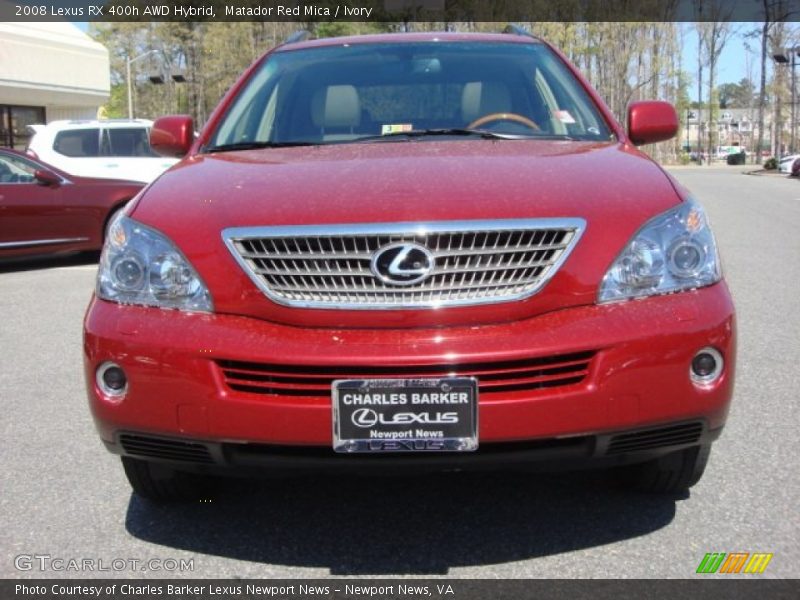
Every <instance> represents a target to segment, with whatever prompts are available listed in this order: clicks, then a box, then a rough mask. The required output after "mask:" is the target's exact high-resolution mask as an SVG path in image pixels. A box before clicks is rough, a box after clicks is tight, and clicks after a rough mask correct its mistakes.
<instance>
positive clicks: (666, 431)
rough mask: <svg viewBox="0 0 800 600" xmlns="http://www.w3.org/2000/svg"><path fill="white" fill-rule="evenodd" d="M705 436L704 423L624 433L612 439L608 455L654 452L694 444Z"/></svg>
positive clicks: (607, 451)
mask: <svg viewBox="0 0 800 600" xmlns="http://www.w3.org/2000/svg"><path fill="white" fill-rule="evenodd" d="M702 434H703V423H701V422H694V423H682V424H680V425H671V426H669V427H660V428H658V429H648V430H646V431H636V432H633V433H622V434H620V435H615V436H614V437H612V438H611V442H610V443H609V445H608V449H607V450H606V454H607V455H609V456H611V455H614V454H625V453H628V452H639V451H642V450H653V449H656V448H664V447H667V446H684V445H687V444H694V443H697V442H698V441H699V440H700V436H701V435H702Z"/></svg>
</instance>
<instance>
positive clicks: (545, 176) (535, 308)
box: [132, 140, 680, 327]
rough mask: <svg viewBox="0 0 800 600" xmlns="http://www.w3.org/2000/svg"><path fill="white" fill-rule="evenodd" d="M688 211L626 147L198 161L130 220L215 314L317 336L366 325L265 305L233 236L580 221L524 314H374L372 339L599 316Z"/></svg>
mask: <svg viewBox="0 0 800 600" xmlns="http://www.w3.org/2000/svg"><path fill="white" fill-rule="evenodd" d="M679 201H680V197H679V196H678V194H677V193H676V190H675V188H674V187H673V185H672V183H671V182H670V180H669V179H668V177H667V176H666V175H665V173H664V172H663V171H662V170H661V169H660V168H659V167H658V166H657V165H656V164H655V163H654V162H652V161H651V160H650V159H648V158H647V157H645V156H644V155H642V154H641V153H639V152H638V151H637V150H636V149H634V148H631V147H629V146H624V145H621V144H618V143H605V144H596V143H589V142H564V141H552V142H544V141H477V140H469V141H425V140H423V141H419V140H417V141H407V142H379V143H369V144H366V143H365V144H338V145H328V146H312V147H297V148H284V149H265V150H253V151H243V152H229V153H220V154H214V155H198V156H194V157H191V158H188V159H186V160H185V161H183V162H182V163H180V164H179V165H177V166H175V167H173V168H172V169H171V170H170V171H168V172H167V173H166V174H164V175H163V176H162V177H161V178H160V179H159V180H158V181H157V182H156V183H155V184H154V185H152V186H151V187H150V188H149V189H148V190H146V192H145V193H144V195H143V196H142V197H141V198H140V200H139V202H138V203H137V205H136V207H135V209H134V212H133V214H132V216H133V217H134V218H135V219H137V220H139V221H141V222H143V223H145V224H148V225H150V226H152V227H155V228H156V229H158V230H160V231H162V232H163V233H165V234H166V235H168V236H169V237H170V238H171V239H172V240H173V241H174V242H175V243H176V244H177V245H178V246H179V247H180V248H181V250H182V251H183V252H184V253H185V254H186V256H187V257H188V258H189V260H190V261H191V262H192V263H193V265H194V266H195V267H196V268H197V270H198V272H199V273H200V275H201V277H202V278H203V279H204V281H205V282H206V283H207V284H208V286H209V288H210V290H211V294H212V297H213V298H214V305H215V308H216V310H217V311H218V312H224V313H236V314H245V315H251V316H255V317H259V318H265V319H270V320H274V321H280V322H286V323H297V324H303V325H319V326H348V325H350V326H353V325H356V326H364V316H365V315H364V313H363V311H359V312H357V313H351V312H347V311H339V310H312V309H299V308H287V307H284V306H279V305H277V304H275V303H273V302H271V301H270V300H269V299H267V298H266V297H265V296H264V295H263V294H262V292H261V291H260V290H258V289H257V288H256V286H255V285H254V284H253V283H252V281H251V280H250V279H249V278H248V277H247V275H246V274H245V273H244V272H243V271H242V269H241V268H240V267H239V265H238V264H237V263H236V261H235V260H234V259H233V257H232V256H231V254H230V252H229V251H228V249H227V248H226V247H225V245H224V243H223V241H222V237H221V231H222V230H223V229H225V228H227V227H241V226H259V225H261V226H263V225H320V224H346V223H378V222H393V221H439V220H448V221H450V220H469V219H511V218H540V217H579V218H583V219H585V220H586V222H587V228H586V231H585V233H584V234H583V237H582V238H581V239H580V241H579V242H578V244H577V246H576V247H575V249H574V251H573V252H572V254H571V255H570V257H569V259H568V260H567V261H566V262H565V263H564V265H563V266H562V267H561V269H560V270H559V272H558V273H557V274H556V275H555V276H554V277H553V279H552V280H550V282H549V283H548V284H547V285H546V286H545V287H544V288H543V289H542V290H541V291H540V292H539V293H538V294H536V295H534V296H533V297H531V298H529V299H527V300H524V301H519V302H510V303H506V304H499V305H488V306H482V307H481V306H479V307H474V306H473V307H464V308H448V309H444V310H438V311H433V310H405V311H375V312H374V313H371V314H370V317H369V323H368V325H369V326H376V327H381V326H406V327H407V326H421V325H427V324H432V323H436V324H456V323H485V322H498V321H506V320H512V319H519V318H524V317H525V316H531V315H534V314H539V313H542V312H547V311H552V310H556V309H558V308H562V307H565V306H574V305H579V304H589V303H593V302H594V300H595V296H596V292H597V286H598V284H599V282H600V280H601V279H602V276H603V274H604V273H605V271H606V269H607V268H608V266H609V264H610V263H611V261H612V260H613V259H614V257H615V256H616V255H617V254H618V253H619V252H620V250H621V249H622V247H623V245H624V244H625V243H626V242H627V241H628V240H629V239H630V237H631V236H632V235H633V233H634V232H635V231H636V229H638V228H639V227H640V226H641V225H642V223H643V222H644V221H645V220H647V219H648V218H650V217H652V216H654V215H656V214H658V213H660V212H662V211H664V210H666V209H668V208H669V207H671V206H674V205H675V204H677V203H678V202H679Z"/></svg>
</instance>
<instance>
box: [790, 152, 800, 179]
mask: <svg viewBox="0 0 800 600" xmlns="http://www.w3.org/2000/svg"><path fill="white" fill-rule="evenodd" d="M790 175H791V176H792V177H798V176H800V156H798V157H797V158H796V159H794V162H793V163H792V172H791V173H790Z"/></svg>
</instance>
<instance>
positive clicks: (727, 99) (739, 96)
mask: <svg viewBox="0 0 800 600" xmlns="http://www.w3.org/2000/svg"><path fill="white" fill-rule="evenodd" d="M717 93H718V94H719V107H720V108H750V106H752V104H753V98H754V97H755V86H754V85H753V82H752V81H750V80H749V79H747V78H746V77H745V78H743V79H742V80H741V81H739V83H723V84H722V85H720V86H719V89H718V92H717Z"/></svg>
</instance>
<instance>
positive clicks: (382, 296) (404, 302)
mask: <svg viewBox="0 0 800 600" xmlns="http://www.w3.org/2000/svg"><path fill="white" fill-rule="evenodd" d="M584 226H585V222H584V221H583V220H582V219H533V220H516V219H514V220H499V221H458V222H434V223H396V224H391V223H387V224H375V225H336V226H308V227H252V228H247V227H245V228H232V229H226V230H225V231H224V232H223V237H224V239H225V242H226V244H227V245H228V248H229V249H230V250H231V252H232V253H233V255H234V257H235V258H236V259H237V261H238V262H239V264H240V265H241V266H242V267H243V268H244V270H245V271H246V272H247V274H248V275H249V276H250V278H251V279H252V280H253V281H254V282H255V284H256V285H257V286H258V287H259V288H260V289H261V290H262V291H263V292H264V293H265V294H266V295H267V296H268V297H269V298H271V299H273V300H274V301H276V302H278V303H280V304H285V305H289V306H302V307H307V308H345V309H347V308H366V309H391V308H419V307H439V306H458V305H468V304H487V303H492V302H504V301H510V300H518V299H521V298H525V297H528V296H530V295H532V294H534V293H536V292H537V291H538V290H539V289H541V288H542V286H543V285H544V284H545V283H546V282H547V281H548V279H550V277H552V276H553V275H554V274H555V273H556V271H557V270H558V268H559V267H560V266H561V264H562V263H563V261H564V260H566V258H567V256H568V254H569V253H570V251H571V250H572V248H573V247H574V246H575V243H576V242H577V240H578V238H579V237H580V234H581V233H582V231H583V229H584ZM403 243H413V244H418V245H419V246H422V247H424V248H425V249H427V250H428V251H429V252H430V255H431V261H432V264H430V265H425V267H426V268H427V267H428V266H430V271H429V274H428V275H427V276H425V277H424V278H422V280H420V281H418V282H416V283H412V284H407V283H405V282H400V283H398V282H396V281H395V282H392V281H387V278H386V277H382V276H379V275H380V274H379V273H378V271H380V270H381V268H384V269H385V268H386V265H383V267H381V266H376V265H375V264H374V260H373V259H375V258H376V253H377V252H378V251H379V250H384V249H386V247H387V246H392V245H397V244H403ZM383 275H385V273H384V274H383ZM388 279H391V277H389V278H388Z"/></svg>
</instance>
